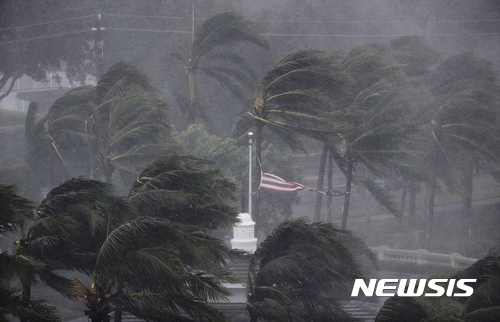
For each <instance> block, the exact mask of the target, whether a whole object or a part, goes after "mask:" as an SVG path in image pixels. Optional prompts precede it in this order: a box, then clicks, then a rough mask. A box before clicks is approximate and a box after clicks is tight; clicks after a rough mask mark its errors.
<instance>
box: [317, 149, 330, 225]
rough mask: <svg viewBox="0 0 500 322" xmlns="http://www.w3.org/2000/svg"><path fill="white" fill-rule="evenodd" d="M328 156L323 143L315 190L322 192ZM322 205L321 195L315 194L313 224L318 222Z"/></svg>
mask: <svg viewBox="0 0 500 322" xmlns="http://www.w3.org/2000/svg"><path fill="white" fill-rule="evenodd" d="M327 155H328V146H327V145H326V143H323V149H322V150H321V158H320V162H319V171H318V184H317V186H316V187H317V188H318V189H321V190H323V183H324V180H325V168H326V156H327ZM322 203H323V194H321V193H317V194H316V205H315V207H314V220H313V221H315V222H318V221H320V215H321V206H322Z"/></svg>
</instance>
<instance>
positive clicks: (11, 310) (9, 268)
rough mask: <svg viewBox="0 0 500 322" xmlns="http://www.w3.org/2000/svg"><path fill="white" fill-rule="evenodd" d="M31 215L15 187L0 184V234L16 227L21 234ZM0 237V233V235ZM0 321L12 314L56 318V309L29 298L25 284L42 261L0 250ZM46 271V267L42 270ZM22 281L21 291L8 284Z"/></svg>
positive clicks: (46, 321)
mask: <svg viewBox="0 0 500 322" xmlns="http://www.w3.org/2000/svg"><path fill="white" fill-rule="evenodd" d="M32 218H33V207H32V206H31V202H30V201H29V200H27V199H25V198H23V197H21V196H20V195H19V194H18V193H17V188H16V187H15V186H7V185H3V184H0V234H3V233H5V232H10V231H14V230H16V229H20V230H21V233H22V234H23V235H24V231H23V228H24V224H25V221H27V220H29V219H32ZM0 237H1V236H0ZM0 262H1V263H2V265H0V321H9V318H8V316H14V317H17V318H19V319H20V321H37V322H50V321H59V317H58V316H57V313H56V309H55V308H54V307H51V306H47V305H45V304H44V303H43V301H40V300H35V299H33V298H31V294H30V293H29V290H28V289H27V288H25V285H26V284H25V283H26V282H27V281H28V280H31V279H32V278H33V274H32V272H33V271H36V270H37V269H38V270H39V271H41V269H42V268H43V267H42V266H43V265H42V264H41V263H39V262H36V261H35V260H33V259H32V258H28V257H25V256H19V255H18V254H9V253H7V252H2V251H1V250H0ZM45 272H48V270H45ZM15 281H21V282H22V286H23V288H22V290H18V289H16V288H14V287H10V283H12V282H15Z"/></svg>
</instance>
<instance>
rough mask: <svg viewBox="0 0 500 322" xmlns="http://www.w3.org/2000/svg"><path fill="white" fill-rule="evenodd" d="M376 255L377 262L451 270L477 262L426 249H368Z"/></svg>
mask: <svg viewBox="0 0 500 322" xmlns="http://www.w3.org/2000/svg"><path fill="white" fill-rule="evenodd" d="M370 249H371V250H372V251H373V252H374V253H375V254H376V255H377V258H378V260H379V261H394V262H403V263H416V264H433V265H442V266H450V267H453V268H458V269H464V268H467V267H469V266H470V265H472V264H473V263H475V262H476V261H477V259H474V258H468V257H463V256H462V255H460V254H458V253H453V254H449V255H448V254H439V253H431V252H429V251H428V250H426V249H417V250H406V249H392V248H389V247H387V246H379V247H370Z"/></svg>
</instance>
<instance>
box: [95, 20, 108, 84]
mask: <svg viewBox="0 0 500 322" xmlns="http://www.w3.org/2000/svg"><path fill="white" fill-rule="evenodd" d="M105 29H106V28H104V27H101V14H100V13H99V14H98V15H97V27H96V28H92V31H95V37H94V40H93V41H92V50H93V54H94V65H95V68H96V71H97V78H99V77H101V76H102V74H104V70H103V64H102V60H103V56H104V39H103V38H102V31H104V30H105Z"/></svg>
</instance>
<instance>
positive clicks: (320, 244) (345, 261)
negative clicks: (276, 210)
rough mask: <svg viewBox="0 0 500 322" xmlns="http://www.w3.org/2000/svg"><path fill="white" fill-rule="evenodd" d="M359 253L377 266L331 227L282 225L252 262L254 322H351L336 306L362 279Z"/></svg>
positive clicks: (357, 245) (359, 244) (249, 305)
mask: <svg viewBox="0 0 500 322" xmlns="http://www.w3.org/2000/svg"><path fill="white" fill-rule="evenodd" d="M347 245H355V246H354V247H355V249H352V250H351V249H350V248H349V247H348V246H347ZM355 253H357V254H365V255H367V256H368V258H370V259H371V260H372V261H375V259H374V256H373V254H372V253H371V252H370V251H369V249H368V248H367V246H366V245H364V243H363V242H361V241H360V240H359V239H357V238H356V237H354V236H352V235H350V233H349V232H347V231H345V230H341V229H338V228H335V227H334V226H333V225H332V224H327V223H318V222H315V223H312V224H309V223H307V222H306V220H305V219H304V218H299V219H293V220H288V221H285V222H283V223H282V224H280V225H279V226H278V227H277V228H276V229H275V230H274V231H273V232H272V233H271V234H270V235H269V236H268V237H267V238H266V239H265V240H264V241H263V242H262V243H261V244H260V245H259V247H258V248H257V250H256V251H255V254H254V255H253V257H252V258H251V260H250V272H249V282H248V300H247V309H248V311H249V312H250V318H251V321H252V322H256V321H257V320H259V319H263V320H266V321H323V320H325V321H326V320H328V321H337V320H338V321H351V320H352V318H351V317H350V316H349V314H347V313H346V312H344V311H343V310H342V309H341V308H340V307H339V306H338V303H337V301H338V300H340V299H341V298H343V297H344V296H345V295H346V294H349V292H350V290H351V288H352V284H353V283H354V279H356V278H360V276H361V273H360V270H359V266H358V264H357V262H356V259H355V255H354V254H355Z"/></svg>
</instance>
